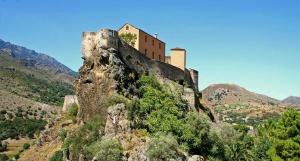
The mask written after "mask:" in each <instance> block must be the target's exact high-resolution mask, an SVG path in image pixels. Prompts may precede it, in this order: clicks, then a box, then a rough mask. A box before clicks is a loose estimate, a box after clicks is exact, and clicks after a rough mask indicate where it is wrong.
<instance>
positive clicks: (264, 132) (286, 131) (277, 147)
mask: <svg viewBox="0 0 300 161" xmlns="http://www.w3.org/2000/svg"><path fill="white" fill-rule="evenodd" d="M299 125H300V112H298V111H296V110H294V109H289V110H288V111H286V112H284V113H283V114H282V116H281V117H280V119H279V120H278V121H272V120H271V121H267V122H265V123H263V124H261V125H260V126H259V127H258V134H259V138H258V139H257V141H256V143H255V149H256V150H255V152H256V158H258V159H261V160H266V159H269V158H271V160H278V161H279V160H300V126H299ZM260 150H264V151H266V152H265V153H261V152H259V151H260ZM258 156H259V157H258Z"/></svg>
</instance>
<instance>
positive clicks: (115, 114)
mask: <svg viewBox="0 0 300 161" xmlns="http://www.w3.org/2000/svg"><path fill="white" fill-rule="evenodd" d="M130 131H131V130H130V121H129V120H128V119H127V110H126V109H125V105H124V104H117V105H114V106H110V107H108V110H107V119H106V125H105V134H106V135H108V136H115V135H117V134H125V133H127V132H130Z"/></svg>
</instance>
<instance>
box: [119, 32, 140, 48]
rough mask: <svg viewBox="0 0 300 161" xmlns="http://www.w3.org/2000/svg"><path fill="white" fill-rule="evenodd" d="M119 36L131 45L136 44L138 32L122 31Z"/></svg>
mask: <svg viewBox="0 0 300 161" xmlns="http://www.w3.org/2000/svg"><path fill="white" fill-rule="evenodd" d="M119 37H120V38H121V39H122V40H124V41H125V42H126V43H127V44H129V45H131V46H134V45H135V42H136V39H137V36H136V34H132V33H130V32H128V33H122V34H120V35H119Z"/></svg>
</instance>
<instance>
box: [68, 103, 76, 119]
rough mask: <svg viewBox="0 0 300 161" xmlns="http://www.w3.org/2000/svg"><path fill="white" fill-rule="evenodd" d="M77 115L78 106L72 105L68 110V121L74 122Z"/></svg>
mask: <svg viewBox="0 0 300 161" xmlns="http://www.w3.org/2000/svg"><path fill="white" fill-rule="evenodd" d="M77 113H78V105H77V104H76V103H73V104H72V105H71V106H70V108H69V110H68V116H69V117H70V119H72V121H73V122H75V121H76V117H77Z"/></svg>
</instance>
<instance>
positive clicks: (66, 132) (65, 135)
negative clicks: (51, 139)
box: [58, 129, 68, 141]
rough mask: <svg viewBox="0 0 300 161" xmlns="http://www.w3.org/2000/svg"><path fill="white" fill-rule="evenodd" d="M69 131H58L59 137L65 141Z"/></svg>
mask: <svg viewBox="0 0 300 161" xmlns="http://www.w3.org/2000/svg"><path fill="white" fill-rule="evenodd" d="M67 134H68V131H67V130H66V129H61V130H60V131H59V133H58V137H59V139H60V140H61V141H65V139H66V138H67Z"/></svg>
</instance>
